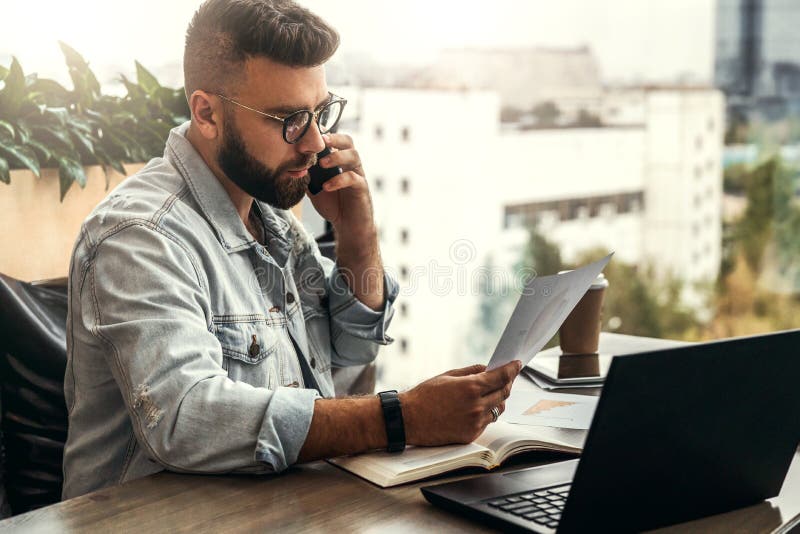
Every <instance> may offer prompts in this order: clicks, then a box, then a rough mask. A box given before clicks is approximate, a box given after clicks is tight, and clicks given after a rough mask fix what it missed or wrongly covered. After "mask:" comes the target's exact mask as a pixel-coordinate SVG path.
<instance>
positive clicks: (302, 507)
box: [0, 336, 800, 534]
mask: <svg viewBox="0 0 800 534" xmlns="http://www.w3.org/2000/svg"><path fill="white" fill-rule="evenodd" d="M625 337H628V336H625ZM620 339H621V336H616V337H614V336H604V338H602V339H601V343H608V342H611V341H619V340H620ZM518 386H522V387H532V386H531V385H529V384H528V385H523V384H517V385H516V386H515V388H516V387H518ZM571 392H572V393H583V394H597V393H598V392H599V391H598V390H597V389H588V390H587V389H578V390H574V391H571ZM562 458H564V457H562V456H553V455H545V456H543V455H541V454H537V453H533V454H532V455H528V456H526V457H524V458H517V459H512V460H511V461H510V462H509V463H508V464H507V465H506V466H505V467H504V468H503V470H508V469H517V468H520V467H527V466H530V465H538V464H541V463H544V462H546V461H553V460H555V459H562ZM475 473H476V471H472V472H471V473H470V474H467V475H465V474H463V472H462V474H461V475H459V476H442V477H437V478H436V479H435V480H433V481H430V480H429V481H426V482H420V483H417V484H409V485H406V486H400V487H397V488H389V489H385V490H383V489H380V488H378V487H377V486H374V485H372V484H370V483H369V482H366V481H364V480H362V479H360V478H358V477H356V476H354V475H351V474H349V473H347V472H345V471H342V470H340V469H338V468H336V467H333V466H331V465H329V464H327V463H325V462H315V463H312V464H306V465H302V466H295V467H293V468H291V469H290V470H289V471H287V472H286V473H284V474H282V475H279V476H274V477H246V476H192V475H178V474H174V473H159V474H157V475H153V476H150V477H147V478H144V479H140V480H136V481H133V482H130V483H128V484H124V485H122V486H117V487H112V488H107V489H104V490H100V491H97V492H95V493H91V494H89V495H84V496H82V497H78V498H75V499H70V500H68V501H65V502H62V503H59V504H55V505H52V506H48V507H46V508H42V509H40V510H36V511H33V512H29V513H27V514H24V515H21V516H17V517H13V518H11V519H7V520H5V521H2V522H0V532H7V531H13V530H21V531H24V532H78V531H80V532H104V533H105V532H112V533H113V532H128V531H137V532H192V533H193V534H196V533H202V532H215V533H216V532H261V531H269V532H294V531H311V532H321V531H325V532H336V533H337V534H338V533H344V532H366V531H370V532H380V533H382V534H383V533H386V532H406V531H408V532H410V531H415V532H418V531H424V530H430V531H432V532H445V531H458V532H491V529H488V528H486V527H484V526H482V525H480V524H477V523H473V522H470V521H467V520H465V519H462V518H461V517H459V516H457V515H455V514H452V513H449V512H446V511H444V510H441V509H439V508H435V507H434V506H432V505H430V504H428V502H427V501H426V500H425V499H424V497H423V496H422V494H421V493H420V491H419V487H420V486H423V485H426V484H430V483H432V482H441V481H448V480H456V479H458V478H466V477H468V476H475ZM665 505H666V506H668V505H669V503H665ZM796 516H800V451H798V453H797V454H795V458H794V462H793V463H792V466H791V468H790V471H789V474H788V475H787V478H786V482H785V483H784V485H783V489H782V491H781V494H780V496H778V497H776V498H774V499H771V500H770V501H768V502H767V503H761V504H759V505H756V506H751V507H749V508H744V509H741V510H736V511H734V512H729V513H727V514H721V515H718V516H712V517H708V518H704V519H701V520H698V521H693V522H690V523H684V524H682V525H679V526H674V527H670V528H667V529H662V531H661V532H687V531H688V532H709V531H715V532H733V531H736V532H748V533H749V532H772V531H773V530H774V529H775V528H777V527H779V526H780V525H781V524H783V523H786V522H789V521H790V520H791V519H792V518H794V517H796Z"/></svg>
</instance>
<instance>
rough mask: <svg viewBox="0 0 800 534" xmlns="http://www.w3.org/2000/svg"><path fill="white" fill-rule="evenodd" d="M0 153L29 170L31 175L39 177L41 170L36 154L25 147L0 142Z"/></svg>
mask: <svg viewBox="0 0 800 534" xmlns="http://www.w3.org/2000/svg"><path fill="white" fill-rule="evenodd" d="M0 152H3V153H5V154H7V155H9V156H11V157H12V158H13V159H14V160H16V161H17V162H19V164H21V165H23V166H25V167H27V168H29V169H30V170H31V171H33V174H35V175H36V176H40V174H41V169H40V166H39V159H38V158H37V157H36V154H35V153H34V152H33V150H31V149H30V148H29V147H27V146H18V145H14V144H5V143H3V142H1V141H0Z"/></svg>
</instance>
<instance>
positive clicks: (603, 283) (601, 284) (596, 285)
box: [589, 273, 608, 289]
mask: <svg viewBox="0 0 800 534" xmlns="http://www.w3.org/2000/svg"><path fill="white" fill-rule="evenodd" d="M607 287H608V280H607V279H606V276H605V275H604V274H603V273H600V274H598V275H597V278H595V279H594V282H592V285H591V286H589V289H605V288H607Z"/></svg>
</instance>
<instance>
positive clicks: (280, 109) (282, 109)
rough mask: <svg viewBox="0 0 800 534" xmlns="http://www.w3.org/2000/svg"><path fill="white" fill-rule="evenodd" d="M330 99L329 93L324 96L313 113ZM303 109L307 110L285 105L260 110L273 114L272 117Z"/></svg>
mask: <svg viewBox="0 0 800 534" xmlns="http://www.w3.org/2000/svg"><path fill="white" fill-rule="evenodd" d="M331 98H332V97H331V94H330V93H328V94H327V95H325V98H323V99H322V100H321V101H320V102H319V104H317V105H316V106H314V111H316V110H317V109H319V108H320V107H321V106H323V105H325V104H327V103H328V102H329V101H330V99H331ZM303 109H307V108H305V107H303V106H287V105H279V106H273V107H271V108H269V109H262V111H263V112H264V113H270V114H273V115H288V114H290V113H294V112H295V111H300V110H303Z"/></svg>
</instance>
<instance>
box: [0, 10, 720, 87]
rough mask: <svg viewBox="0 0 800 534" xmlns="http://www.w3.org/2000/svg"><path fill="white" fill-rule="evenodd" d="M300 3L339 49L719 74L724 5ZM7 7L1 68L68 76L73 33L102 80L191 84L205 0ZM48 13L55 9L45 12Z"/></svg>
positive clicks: (660, 78) (693, 78)
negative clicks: (137, 75)
mask: <svg viewBox="0 0 800 534" xmlns="http://www.w3.org/2000/svg"><path fill="white" fill-rule="evenodd" d="M300 3H301V4H303V5H305V6H307V7H309V8H310V9H312V10H313V11H314V12H316V13H318V14H320V15H321V16H322V17H323V18H325V19H326V20H328V21H329V22H330V23H331V24H333V25H334V26H335V27H336V28H337V29H338V30H339V32H340V33H341V36H342V46H341V48H340V52H339V54H338V55H339V56H344V55H346V54H359V53H364V54H370V55H372V56H374V58H375V59H376V60H378V61H379V62H390V63H424V62H427V61H432V60H433V59H435V55H436V53H437V52H438V51H439V50H442V49H448V48H465V47H466V48H508V47H514V48H519V47H536V46H538V47H576V46H584V45H585V46H589V47H591V49H592V51H593V52H594V53H595V54H596V55H597V57H598V59H599V62H600V66H601V72H602V75H603V78H604V79H605V80H606V81H609V82H622V83H632V82H634V83H636V82H638V83H641V82H670V81H677V80H684V81H690V82H693V83H710V82H711V80H712V74H713V48H714V5H715V2H714V0H678V1H676V2H670V3H666V2H661V1H659V0H607V1H605V2H602V3H598V2H592V1H587V0H564V1H562V2H557V3H551V2H545V1H543V0H533V1H530V0H498V1H497V2H494V3H492V4H490V5H487V4H486V3H479V2H477V1H476V0H466V1H461V2H453V1H440V2H435V3H431V2H423V1H421V0H410V1H408V2H404V3H403V4H402V6H400V7H398V6H397V4H396V3H394V2H388V1H380V2H378V1H373V2H368V1H366V0H341V1H340V2H336V3H331V2H325V1H323V0H301V1H300ZM4 4H5V5H4V8H3V11H4V14H5V15H6V16H7V20H11V21H14V24H11V25H9V27H8V28H7V29H6V30H4V32H3V33H2V35H0V64H7V63H8V61H10V57H11V55H15V56H17V57H18V58H19V60H20V61H21V62H22V65H23V68H24V69H25V71H26V72H37V73H38V74H39V75H40V76H45V77H52V78H54V79H57V80H59V81H62V80H63V81H64V83H67V82H68V76H67V73H66V69H65V68H64V66H63V60H62V57H61V54H60V51H59V50H58V46H57V41H58V40H63V41H65V42H67V43H68V44H70V45H71V46H73V47H74V48H76V49H77V50H78V51H79V52H81V53H82V54H83V55H84V56H85V57H86V58H87V60H88V61H89V62H90V63H91V64H92V65H93V67H94V68H95V69H96V70H97V72H98V74H100V76H101V78H103V79H102V80H101V82H103V83H108V82H110V81H112V80H113V79H114V77H116V75H117V74H118V73H120V72H121V73H123V74H126V75H129V74H132V73H133V60H134V59H136V60H138V61H140V62H141V63H142V64H144V65H145V66H146V67H148V68H150V69H151V70H153V71H154V72H156V73H157V74H158V75H159V77H160V79H162V81H163V83H165V84H168V85H173V86H175V85H182V72H181V68H180V62H181V56H182V53H183V36H184V31H185V29H186V25H187V24H188V22H189V19H190V18H191V15H192V13H193V12H194V10H195V9H196V7H197V6H198V5H199V4H200V2H199V1H198V0H177V1H174V2H170V3H167V4H165V3H163V2H158V3H157V2H155V0H142V1H141V2H138V3H137V4H136V5H121V4H119V3H110V2H102V1H99V0H75V1H72V2H55V1H50V2H44V5H42V3H37V4H35V5H34V4H32V3H30V2H25V1H22V0H10V1H8V0H7V1H6V2H4ZM43 9H44V10H46V11H47V13H48V16H46V17H42V16H41V13H42V10H43ZM154 14H157V15H158V16H154ZM120 20H124V21H125V25H124V26H122V25H120V23H119V21H120ZM554 21H556V22H554ZM559 21H561V22H563V23H559ZM145 28H146V31H144V29H145ZM412 29H413V31H410V30H412ZM409 35H413V38H410V37H409ZM43 36H47V37H46V38H43ZM153 36H155V38H153Z"/></svg>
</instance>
